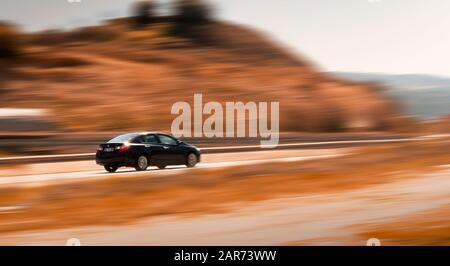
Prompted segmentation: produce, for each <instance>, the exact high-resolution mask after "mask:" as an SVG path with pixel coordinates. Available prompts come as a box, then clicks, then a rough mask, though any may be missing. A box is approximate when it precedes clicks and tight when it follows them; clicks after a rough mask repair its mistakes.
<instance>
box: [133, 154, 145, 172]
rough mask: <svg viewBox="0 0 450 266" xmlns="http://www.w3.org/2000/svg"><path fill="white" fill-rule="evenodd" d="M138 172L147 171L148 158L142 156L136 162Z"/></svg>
mask: <svg viewBox="0 0 450 266" xmlns="http://www.w3.org/2000/svg"><path fill="white" fill-rule="evenodd" d="M135 168H136V171H145V170H147V168H148V158H147V156H144V155H141V156H139V157H138V158H137V160H136V166H135Z"/></svg>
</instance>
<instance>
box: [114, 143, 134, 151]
mask: <svg viewBox="0 0 450 266" xmlns="http://www.w3.org/2000/svg"><path fill="white" fill-rule="evenodd" d="M130 146H131V145H130V143H124V144H123V145H122V146H120V147H117V148H119V152H124V151H127V150H128V149H130ZM117 148H116V149H117Z"/></svg>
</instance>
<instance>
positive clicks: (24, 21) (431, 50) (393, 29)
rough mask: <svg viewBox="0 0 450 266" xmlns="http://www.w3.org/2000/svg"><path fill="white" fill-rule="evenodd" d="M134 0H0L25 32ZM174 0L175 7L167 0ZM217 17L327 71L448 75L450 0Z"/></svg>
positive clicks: (102, 14)
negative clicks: (262, 34)
mask: <svg viewBox="0 0 450 266" xmlns="http://www.w3.org/2000/svg"><path fill="white" fill-rule="evenodd" d="M132 2H133V0H81V3H69V0H0V20H9V21H13V22H15V23H17V24H20V25H22V26H23V27H24V28H25V29H27V30H42V29H49V28H61V27H74V26H81V25H90V24H93V23H96V22H98V21H99V20H102V19H105V18H112V17H116V16H124V15H126V14H129V11H130V3H132ZM162 2H170V1H162ZM211 2H213V3H215V5H216V9H217V13H218V16H219V17H220V18H222V19H225V20H230V21H234V22H238V23H243V24H246V25H250V26H253V27H255V28H258V29H259V30H261V31H264V32H266V33H268V34H269V35H271V36H272V37H274V38H275V39H277V40H278V41H280V42H281V43H282V44H283V45H284V46H287V47H289V48H291V49H292V50H294V51H296V52H297V53H299V54H302V55H304V56H306V57H308V58H309V59H310V60H312V61H313V62H315V63H316V64H317V65H318V66H320V67H321V68H322V70H324V71H355V72H382V73H390V74H400V73H402V74H404V73H421V74H434V75H444V76H449V77H450V51H449V49H450V48H449V47H450V1H449V0H211Z"/></svg>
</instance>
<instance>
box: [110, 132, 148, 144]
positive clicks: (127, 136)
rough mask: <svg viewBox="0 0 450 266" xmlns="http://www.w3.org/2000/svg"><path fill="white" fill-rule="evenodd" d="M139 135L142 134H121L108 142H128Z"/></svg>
mask: <svg viewBox="0 0 450 266" xmlns="http://www.w3.org/2000/svg"><path fill="white" fill-rule="evenodd" d="M139 135H140V134H138V133H130V134H125V135H120V136H117V137H115V138H113V139H112V140H110V141H108V143H122V142H127V141H130V140H132V139H134V138H135V137H137V136H139Z"/></svg>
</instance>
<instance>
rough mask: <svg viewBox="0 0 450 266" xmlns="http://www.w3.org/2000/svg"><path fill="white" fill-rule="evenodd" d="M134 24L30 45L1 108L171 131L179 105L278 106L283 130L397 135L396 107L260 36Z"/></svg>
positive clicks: (227, 28) (72, 124)
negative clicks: (355, 129)
mask: <svg viewBox="0 0 450 266" xmlns="http://www.w3.org/2000/svg"><path fill="white" fill-rule="evenodd" d="M175 21H176V20H175ZM134 23H135V22H134V20H133V19H132V18H124V19H117V20H113V21H110V22H108V23H106V24H105V25H102V26H96V27H88V28H82V29H77V30H74V31H70V32H58V31H49V32H42V33H37V34H33V35H29V36H27V38H26V40H27V46H26V49H25V50H24V51H25V52H26V53H25V55H24V56H23V57H22V58H20V59H18V60H16V61H15V62H14V63H12V64H8V71H2V73H1V74H0V83H1V84H0V85H1V87H2V88H3V89H2V91H1V92H0V93H1V95H2V100H3V101H5V102H8V105H10V106H13V107H33V108H36V107H37V108H49V109H50V111H51V112H52V114H53V115H54V117H53V118H52V120H56V122H57V123H58V124H59V125H60V126H61V127H62V128H63V129H70V130H78V131H89V130H134V129H136V130H137V129H147V130H148V129H153V130H158V129H161V130H163V129H164V130H165V129H168V128H170V123H171V121H172V120H173V118H174V117H175V116H173V115H171V114H170V108H171V106H172V104H173V103H175V102H177V101H188V102H192V100H193V94H194V93H203V95H204V101H213V100H214V101H219V102H221V103H224V102H225V101H243V102H247V101H280V103H281V115H280V117H281V129H282V131H325V132H328V131H342V130H346V129H348V128H349V127H352V126H354V125H357V124H359V125H363V126H362V127H363V128H364V129H369V130H374V129H375V130H384V129H389V128H391V126H392V123H391V122H392V118H393V116H394V115H395V114H396V110H395V109H396V107H395V104H393V103H392V102H390V101H389V100H387V99H384V98H383V97H382V96H380V95H379V94H378V92H377V88H376V87H374V86H372V85H367V84H356V83H350V82H346V81H341V80H338V79H335V78H333V77H330V76H327V75H325V74H319V73H318V72H317V70H316V69H314V67H313V66H312V65H311V64H310V63H309V62H307V61H306V60H303V59H301V58H298V57H296V56H294V55H291V54H290V53H288V52H286V51H285V50H284V49H283V48H280V47H279V46H277V45H275V44H273V43H272V42H271V41H270V40H268V39H267V38H266V37H264V36H263V35H262V34H260V33H257V32H255V31H254V30H250V29H246V28H244V27H241V26H236V25H232V24H228V23H222V22H214V21H208V22H203V23H201V24H198V23H196V24H195V25H193V26H190V27H189V28H188V29H187V30H186V29H184V30H183V31H181V32H182V34H181V33H180V32H179V31H177V30H176V28H177V25H178V24H176V23H175V22H174V20H173V19H171V18H160V19H159V20H158V21H157V22H155V23H153V24H150V25H147V26H143V27H139V28H136V27H135V26H134ZM112 118H114V120H113V119H112ZM117 121H120V123H117Z"/></svg>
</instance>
